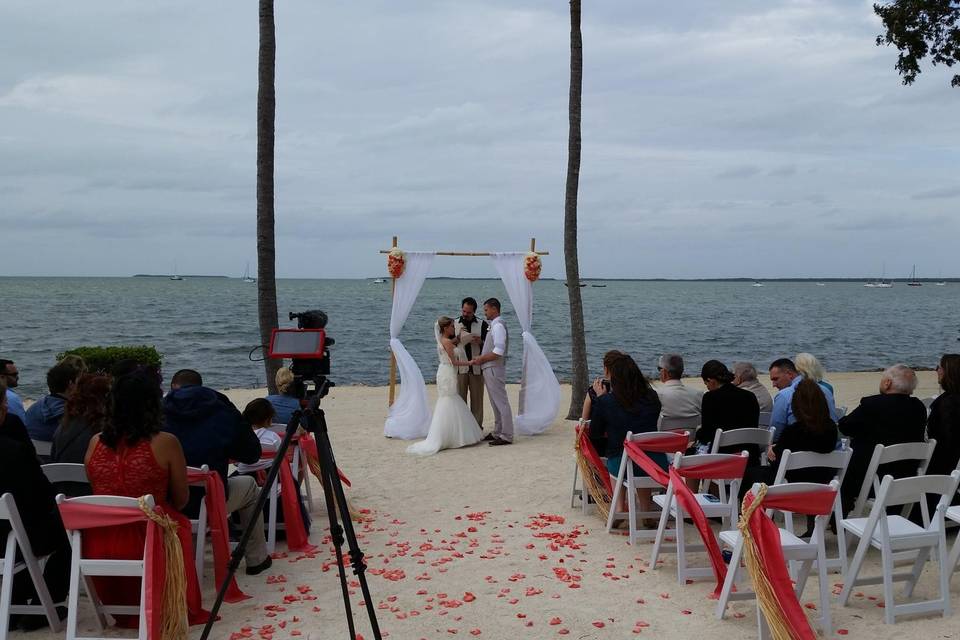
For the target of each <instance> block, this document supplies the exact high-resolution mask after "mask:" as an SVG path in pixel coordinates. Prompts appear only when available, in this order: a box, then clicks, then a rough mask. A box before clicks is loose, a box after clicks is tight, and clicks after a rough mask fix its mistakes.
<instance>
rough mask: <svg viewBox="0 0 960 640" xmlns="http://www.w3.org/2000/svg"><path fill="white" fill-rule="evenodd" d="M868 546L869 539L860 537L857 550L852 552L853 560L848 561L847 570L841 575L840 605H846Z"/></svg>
mask: <svg viewBox="0 0 960 640" xmlns="http://www.w3.org/2000/svg"><path fill="white" fill-rule="evenodd" d="M869 548H870V541H869V540H867V539H865V538H861V539H860V542H859V543H858V544H857V551H856V553H854V554H853V562H852V563H850V566H849V572H848V573H846V574H844V576H843V590H842V591H841V592H840V605H841V606H844V607H845V606H847V602H848V601H849V600H850V595H851V594H852V593H853V588H854V586H856V582H857V576H858V575H859V574H860V567H862V566H863V559H864V557H865V556H866V555H867V549H869Z"/></svg>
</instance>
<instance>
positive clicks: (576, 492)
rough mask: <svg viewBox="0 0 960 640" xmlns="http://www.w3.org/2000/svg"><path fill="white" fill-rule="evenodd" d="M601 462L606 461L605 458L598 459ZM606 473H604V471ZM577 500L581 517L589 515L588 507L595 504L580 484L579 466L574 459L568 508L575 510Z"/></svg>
mask: <svg viewBox="0 0 960 640" xmlns="http://www.w3.org/2000/svg"><path fill="white" fill-rule="evenodd" d="M600 459H601V460H603V461H606V458H604V457H601V458H600ZM604 473H606V471H604ZM577 500H579V501H580V510H581V511H582V512H583V515H587V514H588V513H590V505H594V504H596V502H595V501H594V499H593V496H592V495H590V492H589V491H588V490H587V488H586V487H585V486H583V483H582V482H580V465H578V464H577V461H576V459H574V461H573V490H571V491H570V508H571V509H575V508H576V507H577Z"/></svg>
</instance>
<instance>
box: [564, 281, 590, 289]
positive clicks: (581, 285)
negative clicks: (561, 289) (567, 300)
mask: <svg viewBox="0 0 960 640" xmlns="http://www.w3.org/2000/svg"><path fill="white" fill-rule="evenodd" d="M563 286H565V287H569V286H570V285H569V284H567V283H566V282H564V283H563ZM579 286H580V288H581V289H583V288H584V287H585V286H587V285H586V283H584V282H581V283H580V285H579Z"/></svg>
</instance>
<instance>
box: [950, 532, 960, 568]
mask: <svg viewBox="0 0 960 640" xmlns="http://www.w3.org/2000/svg"><path fill="white" fill-rule="evenodd" d="M958 560H960V534H957V537H956V538H954V540H953V549H951V550H950V559H949V560H948V562H947V573H948V574H950V573H953V572H954V571H956V569H957V561H958Z"/></svg>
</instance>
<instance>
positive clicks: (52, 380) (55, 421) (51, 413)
mask: <svg viewBox="0 0 960 640" xmlns="http://www.w3.org/2000/svg"><path fill="white" fill-rule="evenodd" d="M79 376H80V373H79V371H78V370H77V369H76V367H74V366H73V365H72V364H70V363H60V364H56V365H54V366H53V367H52V368H51V369H50V370H49V371H47V388H48V389H50V395H48V396H44V397H42V398H40V399H39V400H37V401H36V402H35V403H33V405H31V406H30V408H29V409H27V419H26V420H25V422H26V425H27V433H29V434H30V437H31V438H33V439H34V440H40V441H43V442H51V441H52V440H53V433H54V432H55V431H56V430H57V427H58V426H60V421H61V420H62V419H63V411H64V407H65V405H66V404H67V398H68V397H70V394H72V393H73V389H74V387H75V386H76V381H77V378H78V377H79Z"/></svg>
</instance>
